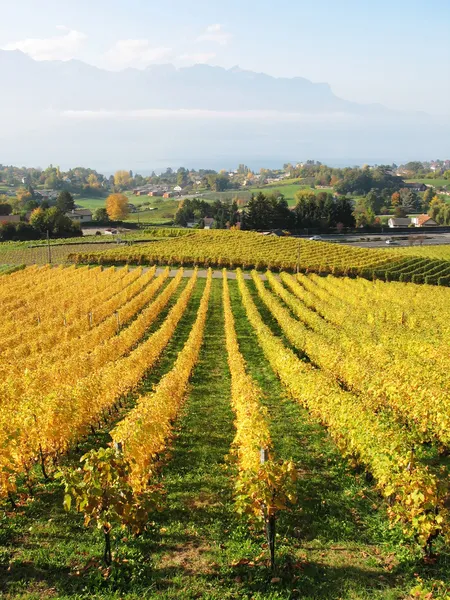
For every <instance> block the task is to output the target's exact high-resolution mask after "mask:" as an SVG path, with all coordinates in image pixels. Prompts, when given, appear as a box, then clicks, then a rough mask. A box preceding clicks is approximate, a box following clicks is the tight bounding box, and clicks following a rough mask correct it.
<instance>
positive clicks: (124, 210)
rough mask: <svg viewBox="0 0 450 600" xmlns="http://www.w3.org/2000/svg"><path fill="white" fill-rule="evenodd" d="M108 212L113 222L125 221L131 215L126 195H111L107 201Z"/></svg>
mask: <svg viewBox="0 0 450 600" xmlns="http://www.w3.org/2000/svg"><path fill="white" fill-rule="evenodd" d="M106 212H107V213H108V217H109V218H110V219H111V221H123V219H126V218H127V217H128V215H129V213H130V208H129V205H128V198H127V197H126V196H125V194H111V195H110V196H108V198H107V199H106Z"/></svg>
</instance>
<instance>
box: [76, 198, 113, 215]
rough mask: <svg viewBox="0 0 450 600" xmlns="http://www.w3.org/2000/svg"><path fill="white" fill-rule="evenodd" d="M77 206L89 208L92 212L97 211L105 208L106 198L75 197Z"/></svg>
mask: <svg viewBox="0 0 450 600" xmlns="http://www.w3.org/2000/svg"><path fill="white" fill-rule="evenodd" d="M74 200H75V204H77V205H78V206H81V208H88V209H89V210H92V212H94V211H96V210H97V208H105V202H106V198H99V197H98V196H77V195H75V196H74Z"/></svg>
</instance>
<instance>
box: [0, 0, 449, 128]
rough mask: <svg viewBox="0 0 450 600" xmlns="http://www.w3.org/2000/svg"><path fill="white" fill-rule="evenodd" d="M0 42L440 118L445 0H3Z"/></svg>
mask: <svg viewBox="0 0 450 600" xmlns="http://www.w3.org/2000/svg"><path fill="white" fill-rule="evenodd" d="M2 5H3V6H2V10H1V19H0V48H3V49H8V50H12V49H20V50H22V51H23V52H26V53H27V54H29V55H30V56H32V57H33V58H35V59H37V60H69V59H72V58H75V59H79V60H83V61H85V62H87V63H89V64H92V65H96V66H98V67H101V68H105V69H110V70H120V69H123V68H127V67H134V68H139V69H143V68H145V67H146V66H148V65H151V64H158V63H173V64H175V65H176V66H178V67H182V66H189V65H192V64H195V63H208V64H211V65H218V66H222V67H225V68H231V67H233V66H236V65H238V66H239V67H241V68H243V69H249V70H253V71H257V72H264V73H268V74H270V75H273V76H276V77H295V76H301V77H306V78H307V79H310V80H311V81H314V82H327V83H329V84H330V85H331V87H332V89H333V91H334V93H335V94H336V95H337V96H340V97H341V98H345V99H347V100H352V101H355V102H361V103H372V102H378V103H381V104H384V105H385V106H387V107H389V108H394V109H400V110H406V111H417V110H420V111H425V112H428V113H430V114H432V115H446V116H450V68H449V65H450V36H449V24H450V0H428V2H426V3H425V2H423V0H420V1H419V0H377V1H376V2H375V1H374V0H371V1H369V0H340V1H338V0H316V1H315V2H311V1H310V0H285V2H283V3H276V2H274V1H273V0H257V1H256V0H227V2H218V1H216V0H193V1H191V2H186V0H164V1H161V0H158V1H154V0H126V1H125V0H71V1H69V0H14V2H2Z"/></svg>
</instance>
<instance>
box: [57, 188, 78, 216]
mask: <svg viewBox="0 0 450 600" xmlns="http://www.w3.org/2000/svg"><path fill="white" fill-rule="evenodd" d="M56 206H57V208H58V209H59V210H60V211H61V212H62V213H66V212H70V211H71V210H74V209H75V202H74V200H73V196H72V194H71V193H70V192H68V191H67V190H63V191H62V192H60V193H59V195H58V199H57V200H56Z"/></svg>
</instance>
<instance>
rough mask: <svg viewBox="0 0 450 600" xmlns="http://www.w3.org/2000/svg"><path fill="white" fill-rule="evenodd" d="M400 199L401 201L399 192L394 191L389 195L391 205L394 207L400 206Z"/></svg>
mask: <svg viewBox="0 0 450 600" xmlns="http://www.w3.org/2000/svg"><path fill="white" fill-rule="evenodd" d="M401 201H402V199H401V197H400V194H399V192H394V193H393V194H392V196H391V204H392V206H394V207H396V206H400V204H401Z"/></svg>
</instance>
